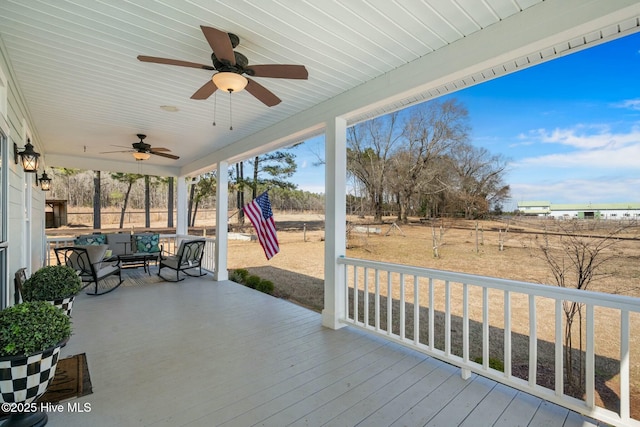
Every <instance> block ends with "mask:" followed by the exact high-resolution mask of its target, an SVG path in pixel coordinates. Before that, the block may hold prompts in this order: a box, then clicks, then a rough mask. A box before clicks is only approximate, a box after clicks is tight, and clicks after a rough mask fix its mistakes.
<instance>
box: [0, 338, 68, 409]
mask: <svg viewBox="0 0 640 427" xmlns="http://www.w3.org/2000/svg"><path fill="white" fill-rule="evenodd" d="M60 348H61V345H57V346H56V347H52V348H49V349H47V350H45V351H43V352H42V353H36V354H32V355H30V356H24V355H19V356H7V357H2V358H0V394H1V395H2V402H6V403H32V402H34V401H35V400H36V399H37V398H38V397H40V396H42V395H43V394H44V392H45V391H47V387H48V386H49V383H50V382H51V380H53V376H54V375H55V373H56V365H57V364H58V356H59V355H60Z"/></svg>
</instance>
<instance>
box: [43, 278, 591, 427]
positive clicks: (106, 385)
mask: <svg viewBox="0 0 640 427" xmlns="http://www.w3.org/2000/svg"><path fill="white" fill-rule="evenodd" d="M123 274H124V275H125V276H129V277H130V279H129V282H128V283H126V284H125V285H123V286H122V287H120V288H118V289H117V290H115V291H114V292H112V293H110V294H106V295H102V296H98V297H92V296H87V295H84V294H83V295H81V296H80V297H79V298H78V299H77V301H76V303H75V305H74V311H73V325H74V334H73V336H72V337H71V340H70V341H69V343H68V344H67V346H66V347H65V348H64V349H63V355H62V357H66V356H68V355H72V354H76V353H83V352H84V353H86V354H87V359H88V363H89V370H90V374H91V380H92V383H93V394H91V395H88V396H85V397H82V398H79V399H76V400H74V402H79V403H84V402H88V403H90V406H91V407H90V409H91V410H90V412H84V413H71V412H70V411H68V410H65V411H64V412H63V413H50V414H49V426H53V427H56V426H58V427H62V426H64V427H70V426H92V427H98V426H146V425H153V426H172V427H173V426H207V427H209V426H242V427H245V426H251V425H259V426H278V427H281V426H287V425H292V426H322V425H326V426H423V425H428V426H457V425H460V426H474V427H476V426H589V425H598V424H597V423H595V422H594V421H593V420H590V419H587V418H584V417H582V416H579V415H578V414H575V413H573V412H570V411H568V410H566V409H564V408H561V407H559V406H557V405H554V404H550V403H548V402H545V401H542V400H540V399H539V398H536V397H532V396H530V395H528V394H525V393H521V392H518V391H516V390H514V389H511V388H509V387H506V386H503V385H501V384H498V383H495V382H494V381H491V380H488V379H486V378H483V377H480V376H477V375H473V376H472V377H471V379H469V380H466V381H465V380H463V379H461V377H460V372H459V369H457V368H455V367H453V366H451V365H448V364H446V363H443V362H440V361H438V360H436V359H433V358H430V357H428V356H425V355H423V354H421V353H418V352H415V351H413V350H410V349H406V348H404V347H402V346H399V345H396V344H394V343H390V342H387V341H386V340H384V339H381V338H378V337H375V336H371V335H369V334H366V333H364V332H361V331H359V330H355V329H352V328H343V329H341V330H338V331H333V330H329V329H326V328H323V327H322V326H321V324H320V315H319V314H318V313H315V312H312V311H309V310H307V309H305V308H302V307H299V306H297V305H294V304H291V303H289V302H286V301H283V300H278V299H276V298H273V297H270V296H268V295H265V294H261V293H259V292H256V291H253V290H250V289H247V288H244V287H243V286H240V285H237V284H235V283H233V282H221V283H217V282H213V281H212V280H211V278H210V277H204V278H201V279H188V280H185V281H183V282H180V283H167V282H157V279H156V277H155V276H152V277H150V278H149V277H147V276H145V275H140V274H138V273H137V272H134V271H127V272H125V273H123ZM133 277H139V279H136V280H131V278H133ZM152 282H157V283H152Z"/></svg>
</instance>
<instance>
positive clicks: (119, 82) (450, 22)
mask: <svg viewBox="0 0 640 427" xmlns="http://www.w3.org/2000/svg"><path fill="white" fill-rule="evenodd" d="M639 3H640V2H638V1H631V0H616V1H611V0H546V1H542V0H341V1H339V0H322V1H314V0H260V1H244V0H218V1H213V0H131V1H127V0H104V1H101V0H0V38H1V42H2V44H3V45H4V46H3V47H2V50H3V51H5V52H6V58H5V59H8V61H9V63H10V65H11V67H12V69H11V70H10V71H9V72H10V73H11V74H13V76H14V77H15V78H16V80H17V82H18V85H19V87H18V91H19V92H18V93H17V94H16V96H21V97H23V99H24V101H25V103H26V106H27V108H28V111H27V112H26V114H28V115H29V116H30V118H31V120H32V122H33V123H34V127H35V128H33V129H29V132H31V134H32V136H33V140H34V141H35V142H36V145H37V148H38V149H39V150H41V151H43V153H44V154H45V155H46V157H45V159H46V162H47V164H48V165H50V166H67V167H84V168H92V169H103V170H121V171H135V170H139V165H136V163H135V162H134V160H133V158H132V156H131V154H129V153H113V154H100V153H101V152H104V151H113V150H117V149H118V147H114V145H120V146H123V147H129V146H130V144H131V143H133V142H136V141H137V138H136V136H135V135H136V134H137V133H144V134H146V135H147V139H146V142H148V143H150V144H151V145H152V146H155V147H166V148H168V149H170V150H171V152H172V153H173V154H175V155H178V156H180V159H179V160H176V161H173V160H170V159H166V158H162V157H158V156H152V158H151V159H150V160H148V161H145V162H144V167H146V168H148V172H147V173H157V174H165V175H169V174H173V175H184V174H189V173H193V172H196V171H203V170H207V169H212V165H215V162H216V161H220V160H225V159H227V160H238V159H242V158H246V157H248V156H249V155H253V154H255V153H257V152H260V151H264V150H266V149H272V148H275V147H278V146H283V145H286V144H290V143H293V142H297V141H300V140H302V139H304V138H306V137H308V136H310V135H314V134H318V133H320V132H321V131H322V122H323V121H324V120H326V118H327V117H331V116H332V115H334V114H339V115H341V116H343V117H345V118H346V119H347V120H348V122H349V123H355V122H357V121H361V120H364V119H367V118H370V117H374V116H377V115H381V114H384V113H386V112H389V111H393V110H397V109H399V108H403V107H405V106H408V105H411V104H414V103H417V102H422V101H424V100H427V99H431V98H434V97H437V96H439V95H440V94H443V93H447V92H451V91H455V90H458V89H460V88H464V87H467V86H469V85H473V84H477V83H479V82H482V81H484V80H487V79H491V78H495V77H497V76H500V75H504V74H506V73H510V72H513V71H516V70H517V69H519V68H523V67H527V66H530V65H533V64H536V63H539V62H542V61H546V60H549V59H553V58H554V57H556V56H559V55H564V54H566V53H568V52H571V51H574V50H576V49H582V48H585V47H588V46H590V45H593V44H596V43H602V42H604V41H607V40H610V39H613V38H616V37H620V36H622V35H624V34H628V33H631V32H635V31H638V29H639V19H638V16H640V6H639ZM201 25H205V26H210V27H215V28H218V29H220V30H223V31H226V32H231V33H234V34H237V35H238V36H239V37H240V45H239V46H238V47H237V48H236V50H237V51H239V52H241V53H243V54H244V55H246V56H247V57H248V59H249V63H250V64H275V63H283V64H301V65H305V66H306V67H307V69H308V71H309V79H308V80H283V79H269V78H258V77H256V78H254V79H255V80H256V81H258V82H259V83H260V84H262V85H264V86H265V87H266V88H268V89H269V90H271V91H272V92H274V93H275V94H276V95H277V96H279V97H280V98H281V99H282V103H281V104H279V105H277V106H274V107H266V106H265V105H263V104H262V103H261V102H259V101H258V100H257V99H255V98H254V97H252V96H251V95H250V94H249V93H247V92H246V91H243V92H239V93H234V94H232V95H231V108H230V99H229V95H228V94H226V93H218V94H217V95H215V96H212V97H211V98H209V99H208V100H205V101H196V100H191V99H190V96H191V95H192V94H193V93H194V92H195V91H196V90H197V89H198V88H200V86H202V85H203V84H204V83H205V82H206V81H207V80H208V79H210V78H211V75H212V73H213V72H212V71H207V70H203V69H195V68H184V67H177V66H170V65H161V64H151V63H143V62H140V61H138V60H137V59H136V56H137V55H148V56H158V57H164V58H172V59H180V60H184V61H190V62H196V63H201V64H207V65H210V64H211V59H210V55H211V48H210V47H209V45H208V43H207V41H206V40H205V38H204V36H203V34H202V31H201V30H200V26H201ZM161 106H175V107H176V108H177V110H178V111H177V112H168V111H165V110H163V109H162V108H161ZM214 108H215V110H216V111H215V121H216V126H213V125H212V122H213V120H214ZM231 122H232V124H233V130H229V125H230V123H231ZM123 149H126V148H123Z"/></svg>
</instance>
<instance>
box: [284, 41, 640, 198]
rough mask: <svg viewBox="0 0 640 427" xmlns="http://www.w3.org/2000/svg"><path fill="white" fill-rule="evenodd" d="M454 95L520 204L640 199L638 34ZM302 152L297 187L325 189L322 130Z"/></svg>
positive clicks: (473, 133) (473, 135) (297, 150)
mask: <svg viewBox="0 0 640 427" xmlns="http://www.w3.org/2000/svg"><path fill="white" fill-rule="evenodd" d="M450 97H455V98H457V99H458V100H459V101H460V102H461V103H463V104H464V105H465V106H466V107H467V109H468V110H469V118H470V124H471V135H470V136H471V142H472V143H473V144H476V145H478V146H483V147H485V148H487V149H488V150H489V151H491V153H494V154H498V153H500V154H502V155H504V156H505V157H506V158H507V159H509V167H508V168H509V170H508V172H507V175H506V176H505V181H506V182H507V183H508V184H509V185H510V186H511V195H512V199H513V202H512V204H513V208H515V202H516V201H521V200H548V201H551V202H552V203H589V202H591V203H608V202H636V203H637V202H640V34H634V35H631V36H627V37H624V38H621V39H618V40H615V41H613V42H609V43H605V44H602V45H600V46H596V47H593V48H590V49H586V50H584V51H582V52H578V53H574V54H571V55H567V56H565V57H563V58H560V59H557V60H554V61H549V62H546V63H543V64H540V65H537V66H534V67H531V68H528V69H525V70H523V71H520V72H516V73H513V74H510V75H507V76H505V77H501V78H498V79H495V80H492V81H489V82H487V83H483V84H480V85H477V86H474V87H471V88H468V89H465V90H462V91H459V92H456V93H454V94H451V95H448V96H446V97H444V99H446V98H450ZM294 152H295V154H296V155H297V159H298V169H299V171H298V172H297V174H296V176H295V177H294V180H295V182H296V183H297V184H298V186H299V188H301V189H303V190H307V191H312V192H316V193H317V192H324V168H323V167H322V166H320V167H314V166H313V162H316V161H317V156H318V155H320V156H324V142H323V138H315V139H313V140H310V141H307V142H305V143H304V144H302V145H300V146H298V147H296V148H295V149H294ZM505 208H507V209H510V208H511V206H507V205H505Z"/></svg>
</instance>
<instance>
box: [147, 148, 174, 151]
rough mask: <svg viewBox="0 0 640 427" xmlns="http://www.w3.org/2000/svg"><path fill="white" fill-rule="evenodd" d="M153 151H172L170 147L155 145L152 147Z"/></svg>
mask: <svg viewBox="0 0 640 427" xmlns="http://www.w3.org/2000/svg"><path fill="white" fill-rule="evenodd" d="M151 151H171V150H169V149H168V148H164V147H153V148H152V149H151Z"/></svg>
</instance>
